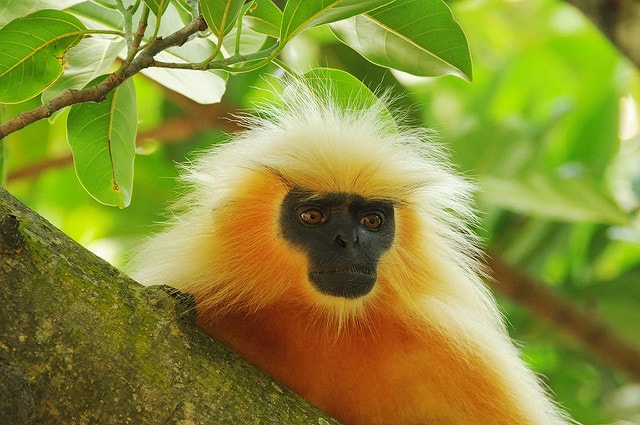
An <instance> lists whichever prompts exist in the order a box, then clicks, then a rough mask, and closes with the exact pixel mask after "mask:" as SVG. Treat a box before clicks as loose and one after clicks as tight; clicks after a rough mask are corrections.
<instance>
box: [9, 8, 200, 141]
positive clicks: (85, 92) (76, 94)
mask: <svg viewBox="0 0 640 425" xmlns="http://www.w3.org/2000/svg"><path fill="white" fill-rule="evenodd" d="M204 28H206V24H205V22H204V19H203V18H202V17H198V18H196V19H194V20H193V21H191V22H190V23H189V24H187V25H186V26H185V27H184V28H181V29H180V30H178V31H176V32H174V33H173V34H171V35H169V36H167V37H164V38H157V39H155V40H153V41H151V42H149V44H147V45H146V46H145V47H144V49H143V50H141V51H140V53H139V54H138V55H137V56H136V57H135V58H134V59H133V60H132V61H131V62H130V63H128V62H127V61H124V62H122V64H121V66H120V68H119V69H118V70H117V71H116V72H114V73H113V74H110V75H109V76H108V77H107V78H106V79H105V80H104V81H102V82H101V83H99V84H97V85H95V86H92V87H87V88H84V89H81V90H70V89H67V90H65V91H63V92H62V93H61V94H60V95H58V96H57V97H55V98H53V99H51V101H49V102H47V103H45V104H43V105H41V106H39V107H37V108H35V109H32V110H30V111H26V112H24V113H22V114H20V115H18V116H17V117H15V118H12V119H10V120H8V121H7V122H4V123H2V124H0V139H2V138H4V137H6V136H7V135H9V134H11V133H13V132H15V131H18V130H20V129H22V128H24V127H26V126H28V125H29V124H32V123H34V122H36V121H38V120H41V119H44V118H47V117H49V116H51V114H53V113H54V112H56V111H59V110H60V109H62V108H65V107H67V106H71V105H74V104H77V103H84V102H100V101H102V100H103V99H104V98H105V96H106V95H107V94H108V93H109V92H110V91H111V90H113V89H115V88H116V87H118V86H119V85H120V84H122V83H123V82H124V81H125V80H127V79H128V78H130V77H131V76H133V75H135V74H137V73H138V72H140V71H141V70H143V69H145V68H147V67H149V66H151V65H153V61H154V59H153V58H154V57H155V56H156V55H157V54H158V53H160V52H161V51H163V50H165V49H167V48H169V47H172V46H181V45H183V44H184V43H186V42H187V41H188V40H189V37H191V36H192V35H193V34H195V33H197V32H198V31H201V30H203V29H204Z"/></svg>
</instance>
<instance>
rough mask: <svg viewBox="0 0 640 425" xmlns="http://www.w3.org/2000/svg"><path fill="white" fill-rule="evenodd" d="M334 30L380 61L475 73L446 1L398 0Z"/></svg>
mask: <svg viewBox="0 0 640 425" xmlns="http://www.w3.org/2000/svg"><path fill="white" fill-rule="evenodd" d="M331 29H332V30H333V31H334V33H335V34H336V36H337V37H338V38H339V39H340V40H341V41H342V42H343V43H345V44H347V45H348V46H350V47H351V48H353V49H354V50H355V51H357V52H358V53H360V54H361V55H362V56H363V57H365V58H366V59H368V60H369V61H371V62H373V63H375V64H378V65H381V66H384V67H387V68H393V69H398V70H400V71H404V72H408V73H409V74H413V75H418V76H440V75H447V74H453V75H456V76H458V77H461V78H463V79H465V80H468V81H470V80H471V78H472V69H471V57H470V55H469V48H468V45H467V39H466V37H465V35H464V32H463V31H462V29H461V28H460V26H459V25H458V23H457V22H456V21H455V20H454V19H453V15H452V14H451V10H450V9H449V7H448V6H447V5H446V4H445V3H444V2H443V1H441V0H396V1H395V2H393V3H391V4H389V5H387V6H384V7H381V8H379V9H376V10H374V11H372V12H369V13H367V14H365V15H359V16H355V17H353V18H350V19H347V20H343V21H340V22H335V23H333V24H331Z"/></svg>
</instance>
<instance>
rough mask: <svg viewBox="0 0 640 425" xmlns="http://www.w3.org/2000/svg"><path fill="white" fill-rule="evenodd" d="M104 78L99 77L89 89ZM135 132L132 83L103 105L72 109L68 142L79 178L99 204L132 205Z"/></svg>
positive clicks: (133, 88)
mask: <svg viewBox="0 0 640 425" xmlns="http://www.w3.org/2000/svg"><path fill="white" fill-rule="evenodd" d="M104 78H105V76H104V75H103V76H100V77H98V78H96V79H94V80H93V81H91V82H90V83H89V84H88V86H92V85H96V84H98V83H99V82H101V81H102V80H104ZM136 130H137V112H136V95H135V86H134V85H133V81H132V80H131V79H128V80H126V81H125V82H124V83H123V84H121V85H120V86H118V87H117V88H116V89H115V90H113V91H112V92H110V93H109V94H108V95H107V97H106V99H105V100H104V101H102V102H100V103H81V104H78V105H73V106H72V107H71V110H70V111H69V117H68V118H67V139H68V141H69V145H70V146H71V151H72V153H73V162H74V166H75V169H76V175H77V176H78V179H79V180H80V183H81V184H82V186H83V187H84V188H85V190H86V191H87V192H88V193H89V194H90V195H91V196H93V197H94V198H95V199H96V200H97V201H98V202H101V203H103V204H106V205H112V206H117V207H120V208H124V207H126V206H128V205H129V203H130V202H131V192H132V189H133V160H134V157H135V141H136Z"/></svg>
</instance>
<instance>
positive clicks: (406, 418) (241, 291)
mask: <svg viewBox="0 0 640 425" xmlns="http://www.w3.org/2000/svg"><path fill="white" fill-rule="evenodd" d="M331 93H332V91H331V89H330V85H329V84H327V85H326V87H325V88H324V89H322V88H314V89H312V88H310V85H309V84H308V83H306V82H305V81H304V80H300V81H297V80H296V81H290V82H288V83H286V85H285V89H284V90H283V91H282V94H281V98H280V99H278V101H277V102H274V103H273V104H272V105H267V106H262V107H261V108H258V111H257V112H256V113H255V114H252V115H248V116H245V117H243V118H240V120H241V121H242V124H243V125H244V126H245V127H246V129H245V130H243V131H241V132H239V133H237V134H234V135H232V136H230V140H229V141H227V142H226V143H224V144H221V145H218V146H216V147H213V148H211V149H210V150H208V151H206V152H204V153H203V154H202V155H201V156H200V157H199V158H198V159H197V160H195V161H194V162H193V163H192V164H190V165H188V166H186V170H185V172H184V177H183V179H184V181H185V182H186V184H187V185H188V191H187V193H186V194H185V195H184V196H183V197H182V198H180V200H178V201H177V202H176V205H175V206H174V210H172V211H173V214H174V218H173V219H172V220H171V221H170V222H169V223H167V228H166V229H165V230H163V231H161V232H160V233H158V234H157V235H155V236H152V237H151V238H150V239H149V240H148V241H147V242H146V243H145V244H144V245H143V247H142V248H141V249H140V251H139V252H138V254H137V257H136V258H135V260H134V265H135V266H134V268H135V270H136V272H135V273H134V277H135V278H137V279H138V280H139V281H141V282H142V283H143V284H146V285H159V284H164V285H170V286H173V287H175V288H178V289H179V290H181V291H183V292H187V293H191V294H193V296H194V297H195V302H196V309H197V323H198V325H199V326H200V327H202V328H203V329H204V330H205V331H206V332H208V333H209V334H211V335H212V336H213V337H215V338H216V339H218V340H219V341H221V342H222V343H223V344H225V345H226V346H228V347H229V348H230V349H232V350H233V351H235V352H237V353H238V354H239V355H240V356H242V357H244V358H245V359H246V360H248V361H249V362H251V363H253V364H254V365H256V366H257V367H259V368H260V369H262V370H264V371H265V372H266V373H268V374H270V375H271V376H273V377H274V378H275V379H276V380H278V381H279V382H281V383H282V384H284V385H285V386H287V387H288V388H290V389H291V390H293V391H294V392H296V393H298V394H299V395H301V396H302V397H304V398H306V399H307V400H309V401H310V402H311V403H313V404H315V405H316V406H318V407H319V408H320V409H322V410H324V411H325V412H327V413H328V414H330V415H331V416H333V417H335V418H336V419H338V420H339V421H341V422H342V423H344V424H348V425H361V424H368V425H375V424H380V425H383V424H384V425H393V424H403V425H414V424H416V425H417V424H464V425H469V424H492V425H515V424H520V425H522V424H539V425H554V424H566V423H569V422H570V419H569V418H568V415H566V414H565V413H564V412H563V411H562V410H561V409H560V408H559V407H557V405H556V403H555V402H553V401H552V400H551V397H550V396H549V395H548V394H547V391H546V389H545V388H544V386H543V384H541V382H540V380H539V379H538V377H537V376H536V375H535V374H534V373H533V372H532V371H531V370H530V369H529V368H528V367H527V366H526V365H525V363H524V362H523V360H521V359H520V357H519V353H518V350H517V348H516V346H515V345H514V343H513V342H512V340H511V339H510V337H509V335H508V332H507V330H506V326H505V324H504V321H503V318H502V316H501V313H500V311H499V308H498V305H497V303H496V301H495V300H494V298H493V296H492V294H491V292H490V291H489V289H488V288H487V286H486V285H485V281H484V276H485V272H484V269H483V265H482V259H481V258H482V255H481V249H480V243H479V241H478V237H477V236H474V232H473V231H472V230H471V228H472V225H473V224H474V223H476V222H477V214H476V212H475V210H474V207H473V193H474V190H475V188H474V185H473V184H472V183H471V182H470V181H469V179H468V178H466V177H464V176H462V175H461V174H460V173H458V172H456V171H454V169H453V166H452V165H450V164H449V162H448V161H449V160H448V159H447V154H446V153H445V149H444V148H443V147H442V144H441V143H440V142H439V141H435V140H434V138H433V137H432V136H431V132H430V131H429V130H426V129H421V128H411V127H408V126H404V125H401V124H397V125H396V124H393V123H390V120H389V119H388V115H387V114H388V113H389V110H390V107H389V106H388V104H389V103H390V102H389V101H388V100H385V98H384V96H381V100H380V101H379V102H374V103H373V104H364V103H363V102H358V101H356V100H351V101H348V102H346V104H345V102H344V99H342V100H340V99H338V98H337V97H336V96H334V95H332V94H331ZM396 121H398V122H399V120H396ZM394 122H395V121H394Z"/></svg>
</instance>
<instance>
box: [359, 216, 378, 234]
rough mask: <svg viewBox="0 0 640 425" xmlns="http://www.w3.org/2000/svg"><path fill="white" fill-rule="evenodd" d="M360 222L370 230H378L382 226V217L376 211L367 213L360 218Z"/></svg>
mask: <svg viewBox="0 0 640 425" xmlns="http://www.w3.org/2000/svg"><path fill="white" fill-rule="evenodd" d="M360 224H362V225H363V226H364V227H366V228H367V229H369V230H376V229H379V228H380V226H382V217H381V216H380V215H378V214H375V213H370V214H366V215H365V216H363V217H362V218H361V219H360Z"/></svg>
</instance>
